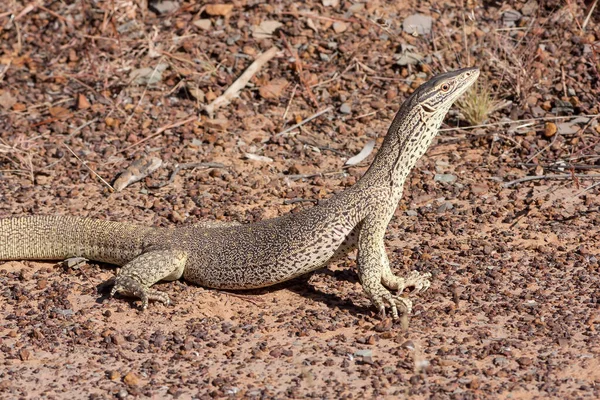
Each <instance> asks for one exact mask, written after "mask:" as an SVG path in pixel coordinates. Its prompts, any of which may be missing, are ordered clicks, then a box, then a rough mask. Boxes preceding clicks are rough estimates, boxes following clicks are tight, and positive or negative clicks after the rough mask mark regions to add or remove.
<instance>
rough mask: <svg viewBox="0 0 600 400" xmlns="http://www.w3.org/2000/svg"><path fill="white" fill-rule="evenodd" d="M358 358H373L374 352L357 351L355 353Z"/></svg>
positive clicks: (366, 350) (367, 350)
mask: <svg viewBox="0 0 600 400" xmlns="http://www.w3.org/2000/svg"><path fill="white" fill-rule="evenodd" d="M354 355H355V356H356V357H373V350H369V349H364V350H356V351H355V352H354Z"/></svg>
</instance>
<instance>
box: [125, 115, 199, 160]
mask: <svg viewBox="0 0 600 400" xmlns="http://www.w3.org/2000/svg"><path fill="white" fill-rule="evenodd" d="M196 119H198V117H195V116H194V117H190V118H188V119H186V120H183V121H179V122H173V123H172V124H167V125H164V126H161V127H160V128H158V129H157V130H156V132H155V133H153V134H152V135H150V136H148V137H145V138H143V139H142V140H139V141H137V142H135V143H134V144H132V145H131V146H127V147H125V148H124V149H122V150H119V152H120V153H124V152H126V151H127V150H129V149H132V148H134V147H136V146H138V145H140V144H142V143H144V142H146V141H148V140H150V139H153V138H155V137H156V136H158V135H160V134H161V133H163V132H164V131H166V130H167V129H173V128H177V127H178V126H181V125H185V124H187V123H188V122H192V121H194V120H196Z"/></svg>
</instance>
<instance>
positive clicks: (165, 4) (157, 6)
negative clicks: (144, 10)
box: [152, 0, 179, 15]
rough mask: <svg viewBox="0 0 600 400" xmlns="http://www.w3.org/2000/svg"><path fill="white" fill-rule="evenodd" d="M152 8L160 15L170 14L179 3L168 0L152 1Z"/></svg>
mask: <svg viewBox="0 0 600 400" xmlns="http://www.w3.org/2000/svg"><path fill="white" fill-rule="evenodd" d="M152 8H153V9H154V10H155V11H156V12H157V13H158V14H160V15H164V14H170V13H172V12H173V11H176V10H177V9H178V8H179V3H177V2H176V1H170V0H161V1H157V2H155V3H152Z"/></svg>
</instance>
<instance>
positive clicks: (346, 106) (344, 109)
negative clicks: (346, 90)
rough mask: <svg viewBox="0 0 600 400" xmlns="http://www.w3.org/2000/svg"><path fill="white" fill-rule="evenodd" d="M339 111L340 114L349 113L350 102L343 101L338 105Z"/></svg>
mask: <svg viewBox="0 0 600 400" xmlns="http://www.w3.org/2000/svg"><path fill="white" fill-rule="evenodd" d="M340 112H341V113H342V114H350V113H352V108H351V107H350V104H348V103H343V104H342V105H341V106H340Z"/></svg>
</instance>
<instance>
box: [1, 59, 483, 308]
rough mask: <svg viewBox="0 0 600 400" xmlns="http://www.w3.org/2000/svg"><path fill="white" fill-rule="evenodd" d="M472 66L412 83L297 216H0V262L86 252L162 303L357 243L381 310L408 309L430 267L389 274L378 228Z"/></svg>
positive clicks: (266, 281) (331, 256)
mask: <svg viewBox="0 0 600 400" xmlns="http://www.w3.org/2000/svg"><path fill="white" fill-rule="evenodd" d="M478 75H479V70H478V69H477V68H465V69H462V70H458V71H454V72H449V73H445V74H441V75H438V76H436V77H434V78H432V79H431V80H430V81H428V82H426V83H425V84H423V85H421V86H420V87H419V88H417V90H416V91H415V92H414V93H413V94H412V95H411V96H410V97H409V98H408V99H407V100H406V101H405V102H404V104H403V105H402V106H401V107H400V110H399V111H398V113H397V114H396V117H395V118H394V121H393V122H392V124H391V126H390V128H389V130H388V133H387V135H386V137H385V139H384V141H383V144H382V146H381V149H380V150H379V152H378V153H377V155H376V157H375V159H374V160H373V163H372V164H371V166H370V167H369V169H368V171H367V172H366V173H365V175H364V176H363V177H362V178H361V179H360V180H359V181H358V182H357V183H356V185H354V186H353V187H351V188H348V189H346V190H345V191H343V192H341V193H339V194H338V195H336V196H334V197H332V198H330V199H328V200H326V201H324V202H321V203H320V204H318V205H317V206H315V207H312V208H309V209H306V210H303V211H301V212H299V213H293V214H292V213H289V214H285V215H283V216H281V217H279V218H274V219H269V220H264V221H260V222H257V223H253V224H245V225H242V224H236V223H233V224H214V223H213V224H206V223H205V224H199V225H193V226H187V227H177V228H154V227H144V226H139V225H135V224H129V223H123V222H108V221H101V220H94V219H85V218H76V217H60V216H35V217H21V218H5V219H0V260H22V259H51V260H57V259H65V258H70V257H77V256H78V257H85V258H88V259H92V260H96V261H102V262H107V263H112V264H116V265H119V266H122V268H120V269H119V270H118V272H117V275H116V277H115V278H113V279H112V280H111V283H112V284H113V285H114V286H113V289H112V292H111V294H116V293H119V294H122V295H126V296H132V297H137V298H139V299H141V301H142V308H144V309H145V308H146V307H147V306H148V302H149V300H156V301H161V302H163V303H165V304H169V297H168V296H167V294H165V293H162V292H159V291H157V290H155V289H152V288H151V286H152V285H154V284H155V283H156V282H158V281H161V280H163V281H168V280H175V279H179V278H181V277H183V278H184V279H185V280H187V281H190V282H193V283H196V284H199V285H202V286H206V287H210V288H219V289H253V288H261V287H266V286H271V285H274V284H277V283H280V282H284V281H287V280H290V279H293V278H295V277H298V276H300V275H304V274H306V273H309V272H311V271H314V270H317V269H319V268H322V267H324V266H326V265H327V264H328V263H330V262H332V261H334V260H337V259H340V258H343V257H345V256H346V254H347V253H348V252H350V251H352V250H354V249H356V248H357V249H358V257H357V264H358V275H359V278H360V281H361V283H362V286H363V288H364V290H365V293H366V294H367V295H368V296H369V298H370V299H371V301H372V303H373V305H374V306H375V307H376V308H377V310H378V311H379V313H380V315H381V316H382V317H385V314H386V310H388V309H389V310H390V312H391V315H392V317H393V318H397V317H398V315H399V311H400V312H402V313H404V314H410V312H411V309H412V302H411V300H410V299H408V298H405V297H401V296H399V295H397V294H393V293H392V291H394V292H396V293H402V291H403V290H404V288H406V287H412V288H414V289H415V290H414V292H415V293H418V292H420V291H424V290H427V289H428V288H429V286H430V281H429V278H431V274H430V273H423V274H421V273H419V272H416V271H413V272H410V273H409V274H408V275H407V276H405V277H399V276H396V275H395V274H394V273H393V272H392V270H391V268H390V263H389V259H388V256H387V254H386V251H385V246H384V235H385V231H386V228H387V226H388V224H389V222H390V220H391V218H392V216H393V215H394V211H395V209H396V207H397V205H398V202H399V200H400V198H401V197H402V190H403V185H404V182H405V181H406V177H407V176H408V174H409V172H410V170H411V169H412V168H413V167H414V165H415V164H416V162H417V161H418V159H419V158H420V157H421V156H422V155H423V154H424V153H425V151H426V150H427V148H428V147H429V145H430V144H431V141H432V140H433V138H434V137H435V135H436V134H437V131H438V129H439V126H440V125H441V123H442V120H443V119H444V117H445V115H446V113H447V112H448V110H449V108H450V106H451V105H452V104H453V103H454V101H455V100H456V99H457V98H458V97H459V96H460V95H461V94H462V93H464V92H465V91H466V90H467V88H468V87H470V86H471V85H472V84H473V82H475V80H476V79H477V76H478Z"/></svg>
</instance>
